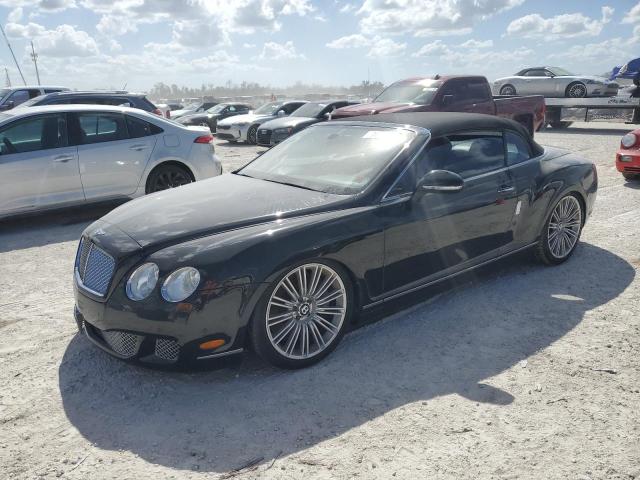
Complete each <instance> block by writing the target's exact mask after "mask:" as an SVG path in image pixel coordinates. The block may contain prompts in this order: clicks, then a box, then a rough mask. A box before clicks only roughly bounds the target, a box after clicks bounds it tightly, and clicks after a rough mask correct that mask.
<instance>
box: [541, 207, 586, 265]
mask: <svg viewBox="0 0 640 480" xmlns="http://www.w3.org/2000/svg"><path fill="white" fill-rule="evenodd" d="M580 228H582V209H581V208H580V202H578V199H577V198H576V197H574V196H572V195H569V196H566V197H564V198H563V199H562V200H560V201H559V202H558V204H557V205H556V208H554V209H553V213H552V214H551V218H550V219H549V227H548V231H547V238H548V240H547V241H548V242H549V251H550V252H551V255H553V256H554V257H555V258H557V259H563V258H565V257H566V256H567V255H569V254H570V253H571V250H573V247H574V246H575V244H576V242H577V241H578V238H579V237H580Z"/></svg>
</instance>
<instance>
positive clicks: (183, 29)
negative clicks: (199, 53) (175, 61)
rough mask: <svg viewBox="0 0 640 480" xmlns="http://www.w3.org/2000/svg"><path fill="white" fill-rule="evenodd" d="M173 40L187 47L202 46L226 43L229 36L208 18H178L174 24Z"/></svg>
mask: <svg viewBox="0 0 640 480" xmlns="http://www.w3.org/2000/svg"><path fill="white" fill-rule="evenodd" d="M173 40H174V42H175V43H177V44H179V45H184V46H185V47H200V46H202V45H210V46H213V45H220V44H222V43H226V42H227V37H226V34H225V33H224V32H223V31H222V30H221V29H220V28H219V26H218V25H216V24H215V23H211V22H209V21H206V20H202V21H195V20H178V21H177V22H175V23H174V24H173Z"/></svg>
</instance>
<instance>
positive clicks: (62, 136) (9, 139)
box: [0, 115, 68, 155]
mask: <svg viewBox="0 0 640 480" xmlns="http://www.w3.org/2000/svg"><path fill="white" fill-rule="evenodd" d="M67 145H68V142H67V125H66V120H65V115H43V116H39V117H36V118H33V117H32V118H28V119H25V120H20V121H17V122H13V123H12V124H10V125H8V126H6V127H4V128H3V129H2V130H0V154H2V155H8V154H11V153H25V152H34V151H37V150H46V149H50V148H61V147H66V146H67Z"/></svg>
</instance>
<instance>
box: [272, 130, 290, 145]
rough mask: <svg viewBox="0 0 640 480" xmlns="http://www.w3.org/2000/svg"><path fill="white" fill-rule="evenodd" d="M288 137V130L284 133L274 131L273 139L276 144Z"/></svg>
mask: <svg viewBox="0 0 640 480" xmlns="http://www.w3.org/2000/svg"><path fill="white" fill-rule="evenodd" d="M287 138H289V134H288V133H286V132H283V133H274V134H273V137H272V140H273V144H274V145H276V144H278V143H280V142H281V141H283V140H286V139H287Z"/></svg>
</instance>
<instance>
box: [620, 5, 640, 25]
mask: <svg viewBox="0 0 640 480" xmlns="http://www.w3.org/2000/svg"><path fill="white" fill-rule="evenodd" d="M638 22H640V2H638V3H637V4H636V5H634V6H633V7H632V8H631V10H629V11H628V12H627V13H625V14H624V19H623V20H622V23H638Z"/></svg>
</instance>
